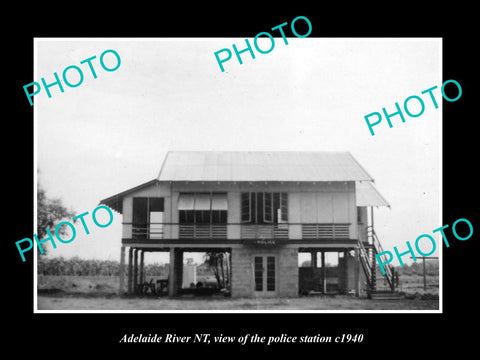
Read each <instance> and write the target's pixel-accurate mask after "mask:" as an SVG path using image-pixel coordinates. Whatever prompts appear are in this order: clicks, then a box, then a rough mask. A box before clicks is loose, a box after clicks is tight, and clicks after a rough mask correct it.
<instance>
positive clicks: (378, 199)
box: [355, 181, 390, 207]
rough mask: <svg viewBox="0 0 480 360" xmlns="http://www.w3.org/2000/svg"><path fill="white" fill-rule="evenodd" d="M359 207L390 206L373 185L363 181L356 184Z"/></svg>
mask: <svg viewBox="0 0 480 360" xmlns="http://www.w3.org/2000/svg"><path fill="white" fill-rule="evenodd" d="M355 193H356V199H357V206H388V207H390V204H389V203H388V202H387V200H385V198H384V197H383V196H382V194H380V193H379V192H378V190H377V189H376V188H375V186H374V185H373V183H371V182H370V181H362V182H356V183H355Z"/></svg>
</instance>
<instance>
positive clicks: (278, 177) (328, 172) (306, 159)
mask: <svg viewBox="0 0 480 360" xmlns="http://www.w3.org/2000/svg"><path fill="white" fill-rule="evenodd" d="M157 179H158V180H159V181H357V180H368V181H373V179H372V177H371V176H370V175H369V174H368V173H367V172H366V171H365V169H364V168H363V167H362V166H361V165H360V164H359V163H358V162H357V160H355V158H354V157H353V156H352V155H351V154H350V153H349V152H327V151H324V152H298V151H295V152H294V151H291V152H290V151H268V152H267V151H171V152H168V153H167V156H166V157H165V160H164V163H163V165H162V168H161V170H160V173H159V174H158V177H157Z"/></svg>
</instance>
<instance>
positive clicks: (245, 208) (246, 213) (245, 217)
mask: <svg viewBox="0 0 480 360" xmlns="http://www.w3.org/2000/svg"><path fill="white" fill-rule="evenodd" d="M250 221H251V216H250V193H248V192H245V193H242V222H250Z"/></svg>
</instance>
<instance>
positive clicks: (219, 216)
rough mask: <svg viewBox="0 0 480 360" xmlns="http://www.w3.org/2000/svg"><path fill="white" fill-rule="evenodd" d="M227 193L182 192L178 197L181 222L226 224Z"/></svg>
mask: <svg viewBox="0 0 480 360" xmlns="http://www.w3.org/2000/svg"><path fill="white" fill-rule="evenodd" d="M227 210H228V203H227V194H225V193H181V194H180V197H179V199H178V211H179V222H180V224H226V223H227Z"/></svg>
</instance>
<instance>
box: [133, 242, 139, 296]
mask: <svg viewBox="0 0 480 360" xmlns="http://www.w3.org/2000/svg"><path fill="white" fill-rule="evenodd" d="M138 251H139V250H137V249H133V292H134V293H135V294H136V293H137V288H138V286H137V284H138V282H137V280H138Z"/></svg>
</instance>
